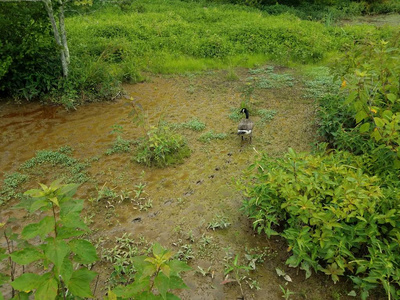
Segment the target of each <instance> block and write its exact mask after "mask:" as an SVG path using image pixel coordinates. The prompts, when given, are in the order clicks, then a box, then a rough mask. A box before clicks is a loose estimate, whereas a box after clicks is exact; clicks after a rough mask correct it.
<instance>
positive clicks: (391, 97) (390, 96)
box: [386, 94, 397, 103]
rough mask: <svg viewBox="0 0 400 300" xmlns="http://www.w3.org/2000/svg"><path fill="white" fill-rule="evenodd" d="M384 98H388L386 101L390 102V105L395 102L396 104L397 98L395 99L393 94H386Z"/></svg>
mask: <svg viewBox="0 0 400 300" xmlns="http://www.w3.org/2000/svg"><path fill="white" fill-rule="evenodd" d="M386 97H387V98H388V100H389V101H390V102H392V103H395V102H396V99H397V97H396V95H395V94H387V95H386Z"/></svg>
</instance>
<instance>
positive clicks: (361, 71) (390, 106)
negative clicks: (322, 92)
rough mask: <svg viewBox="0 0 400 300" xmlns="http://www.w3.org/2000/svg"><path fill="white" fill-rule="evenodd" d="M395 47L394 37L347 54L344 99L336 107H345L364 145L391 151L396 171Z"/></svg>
mask: <svg viewBox="0 0 400 300" xmlns="http://www.w3.org/2000/svg"><path fill="white" fill-rule="evenodd" d="M398 45H399V39H398V37H397V38H393V39H392V40H391V41H388V42H385V41H381V42H380V43H370V44H368V45H361V46H356V47H355V48H354V51H353V53H349V55H348V57H347V70H346V71H344V73H345V74H344V78H345V79H344V81H343V87H344V88H345V91H346V94H345V97H346V100H345V101H344V102H343V104H341V105H338V106H337V108H339V107H340V106H341V107H342V108H343V107H345V111H346V114H347V115H348V113H349V112H350V114H351V117H352V122H353V126H352V127H353V128H355V130H356V131H357V134H358V135H359V136H360V137H361V138H362V139H364V140H365V141H366V142H365V143H366V144H367V143H369V144H374V145H376V146H375V147H380V146H383V147H385V148H387V149H388V150H391V151H392V152H393V155H392V156H391V159H392V160H391V162H392V163H393V164H394V166H396V167H397V168H400V151H399V146H400V133H399V132H400V79H399V78H400V77H399V74H400V66H399V64H398V60H399V59H400V52H399V50H398ZM330 115H331V116H332V117H333V114H330ZM333 118H334V117H333ZM375 147H373V149H374V148H375Z"/></svg>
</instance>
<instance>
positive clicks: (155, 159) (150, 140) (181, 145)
mask: <svg viewBox="0 0 400 300" xmlns="http://www.w3.org/2000/svg"><path fill="white" fill-rule="evenodd" d="M189 156H190V149H189V147H188V145H187V142H186V140H185V139H184V138H183V136H181V135H179V134H176V133H174V132H173V131H172V130H171V129H170V128H169V127H168V126H161V127H153V128H152V129H151V130H150V131H149V132H147V136H146V137H144V138H142V139H141V140H139V141H138V148H137V151H136V154H135V156H134V158H133V159H134V160H135V161H136V162H138V163H142V164H145V165H147V166H156V167H166V166H169V165H173V164H179V163H182V162H183V160H184V158H186V157H189Z"/></svg>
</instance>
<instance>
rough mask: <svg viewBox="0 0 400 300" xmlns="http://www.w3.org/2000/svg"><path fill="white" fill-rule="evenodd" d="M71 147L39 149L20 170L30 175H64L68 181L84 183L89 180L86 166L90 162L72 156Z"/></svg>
mask: <svg viewBox="0 0 400 300" xmlns="http://www.w3.org/2000/svg"><path fill="white" fill-rule="evenodd" d="M72 152H73V149H72V148H71V147H61V148H59V149H58V150H56V151H53V150H39V151H37V152H36V154H35V156H34V157H33V158H31V159H29V160H27V161H26V162H24V163H23V164H22V165H21V166H20V168H19V170H20V171H21V172H25V173H27V174H29V175H34V176H42V177H43V176H45V174H49V175H51V176H58V178H60V176H61V177H64V178H65V182H66V183H70V182H74V183H83V182H86V181H88V180H89V175H88V174H87V171H86V168H87V167H88V163H82V162H80V161H79V160H78V159H75V158H73V157H71V154H72Z"/></svg>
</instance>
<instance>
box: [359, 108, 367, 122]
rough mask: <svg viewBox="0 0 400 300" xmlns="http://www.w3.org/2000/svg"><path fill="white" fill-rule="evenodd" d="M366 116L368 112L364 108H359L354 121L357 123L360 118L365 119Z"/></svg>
mask: <svg viewBox="0 0 400 300" xmlns="http://www.w3.org/2000/svg"><path fill="white" fill-rule="evenodd" d="M367 117H368V114H367V113H366V112H365V111H364V110H360V111H359V112H358V113H357V114H356V122H357V123H359V122H361V121H362V120H364V119H366V118H367Z"/></svg>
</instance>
